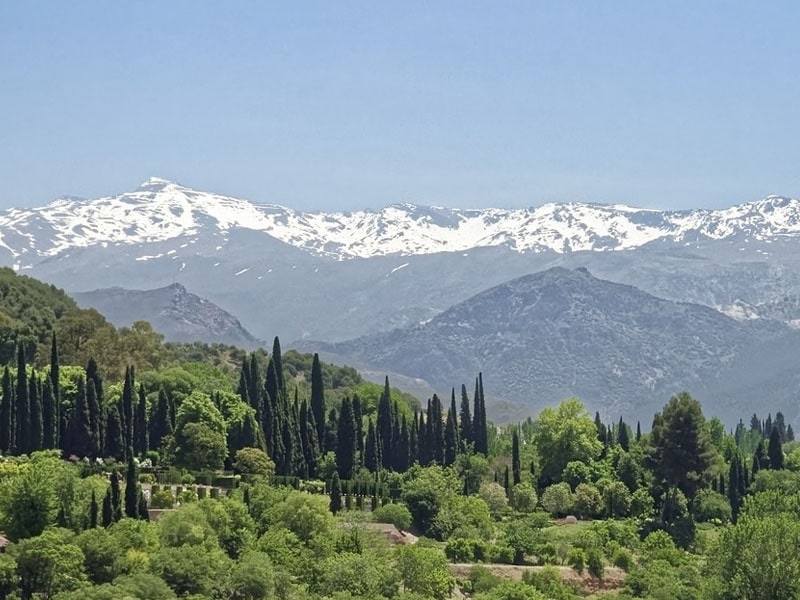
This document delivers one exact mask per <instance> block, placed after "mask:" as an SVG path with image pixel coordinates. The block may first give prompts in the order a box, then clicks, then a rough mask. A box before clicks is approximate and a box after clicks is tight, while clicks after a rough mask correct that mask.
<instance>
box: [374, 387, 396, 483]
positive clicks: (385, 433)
mask: <svg viewBox="0 0 800 600" xmlns="http://www.w3.org/2000/svg"><path fill="white" fill-rule="evenodd" d="M393 429H394V405H393V404H392V395H391V390H390V388H389V377H386V381H385V383H384V386H383V393H382V394H381V397H380V400H378V423H377V434H378V437H379V438H380V442H381V452H380V454H381V466H382V467H383V468H384V469H390V468H391V467H392V456H393V454H392V446H393V444H394V438H393V436H392V433H393Z"/></svg>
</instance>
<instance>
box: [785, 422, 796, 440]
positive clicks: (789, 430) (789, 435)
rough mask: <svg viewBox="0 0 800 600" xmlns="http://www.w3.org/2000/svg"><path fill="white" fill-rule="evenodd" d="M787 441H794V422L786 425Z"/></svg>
mask: <svg viewBox="0 0 800 600" xmlns="http://www.w3.org/2000/svg"><path fill="white" fill-rule="evenodd" d="M786 441H787V442H793V441H794V429H792V424H791V423H789V424H788V425H787V426H786Z"/></svg>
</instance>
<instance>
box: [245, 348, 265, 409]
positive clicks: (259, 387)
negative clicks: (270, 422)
mask: <svg viewBox="0 0 800 600" xmlns="http://www.w3.org/2000/svg"><path fill="white" fill-rule="evenodd" d="M247 384H248V386H249V389H248V391H247V395H248V396H249V398H250V406H252V407H253V409H254V410H255V411H256V414H255V418H256V421H258V422H259V423H261V422H262V421H263V420H264V382H263V380H262V379H261V377H260V376H259V374H258V359H257V358H256V353H255V352H253V353H252V354H251V355H250V365H249V367H248V375H247Z"/></svg>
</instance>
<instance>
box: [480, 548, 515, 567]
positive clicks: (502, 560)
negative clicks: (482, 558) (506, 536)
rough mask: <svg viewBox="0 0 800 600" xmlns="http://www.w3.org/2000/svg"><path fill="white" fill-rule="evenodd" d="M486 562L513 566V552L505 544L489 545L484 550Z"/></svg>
mask: <svg viewBox="0 0 800 600" xmlns="http://www.w3.org/2000/svg"><path fill="white" fill-rule="evenodd" d="M486 561H487V562H490V563H499V564H504V565H511V564H514V550H513V549H512V548H511V546H507V545H505V544H490V545H489V546H488V547H487V548H486Z"/></svg>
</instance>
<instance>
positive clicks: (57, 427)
mask: <svg viewBox="0 0 800 600" xmlns="http://www.w3.org/2000/svg"><path fill="white" fill-rule="evenodd" d="M50 386H51V389H52V392H53V407H54V409H53V430H54V435H55V438H54V440H53V446H52V447H53V448H58V447H59V445H60V443H61V440H60V439H59V436H60V434H61V380H60V366H59V363H58V343H57V341H56V332H55V331H54V332H53V336H52V339H51V341H50Z"/></svg>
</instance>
